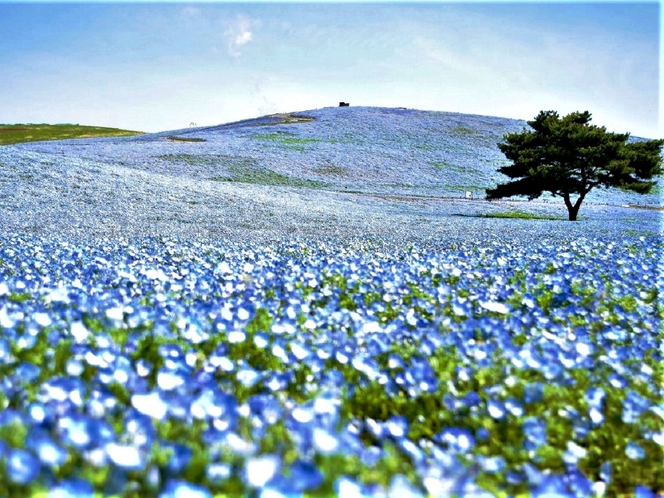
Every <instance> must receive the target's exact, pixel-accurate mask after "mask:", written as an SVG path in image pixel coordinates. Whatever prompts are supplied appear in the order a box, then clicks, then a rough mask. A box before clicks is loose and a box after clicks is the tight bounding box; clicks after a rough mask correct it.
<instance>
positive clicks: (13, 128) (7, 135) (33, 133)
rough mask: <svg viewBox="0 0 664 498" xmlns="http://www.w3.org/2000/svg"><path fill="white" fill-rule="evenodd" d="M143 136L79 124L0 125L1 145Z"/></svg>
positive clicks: (137, 132)
mask: <svg viewBox="0 0 664 498" xmlns="http://www.w3.org/2000/svg"><path fill="white" fill-rule="evenodd" d="M142 134H143V132H140V131H131V130H121V129H118V128H105V127H101V126H82V125H77V124H56V125H50V124H15V125H0V145H11V144H18V143H23V142H41V141H44V140H69V139H74V138H97V137H131V136H135V135H142Z"/></svg>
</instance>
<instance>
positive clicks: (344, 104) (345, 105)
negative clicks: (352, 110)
mask: <svg viewBox="0 0 664 498" xmlns="http://www.w3.org/2000/svg"><path fill="white" fill-rule="evenodd" d="M348 106H350V104H349V103H348V102H339V107H348Z"/></svg>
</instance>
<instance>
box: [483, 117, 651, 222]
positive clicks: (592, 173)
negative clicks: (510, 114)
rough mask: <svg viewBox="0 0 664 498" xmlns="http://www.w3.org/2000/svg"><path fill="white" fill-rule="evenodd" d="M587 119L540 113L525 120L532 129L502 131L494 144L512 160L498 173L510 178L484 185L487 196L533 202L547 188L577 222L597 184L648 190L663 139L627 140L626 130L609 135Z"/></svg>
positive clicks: (603, 128)
mask: <svg viewBox="0 0 664 498" xmlns="http://www.w3.org/2000/svg"><path fill="white" fill-rule="evenodd" d="M590 121H591V114H590V113H589V112H588V111H585V112H573V113H571V114H568V115H567V116H564V117H562V118H561V117H560V116H559V115H558V113H557V112H555V111H541V112H540V113H539V114H538V115H537V116H536V117H535V119H534V120H532V121H528V124H529V125H530V127H531V128H532V130H526V129H524V130H523V131H522V132H520V133H509V134H507V135H505V136H504V137H503V141H502V142H501V143H499V144H498V148H499V149H500V150H501V151H502V152H503V154H505V157H507V159H509V160H510V161H512V164H511V165H508V166H503V167H502V168H500V169H499V170H498V171H499V172H501V173H502V174H504V175H506V176H508V177H509V178H512V179H514V180H513V181H510V182H508V183H503V184H499V185H498V186H497V187H496V188H495V189H487V190H486V198H487V199H501V198H504V197H512V196H515V195H525V196H528V198H529V199H530V200H532V199H537V198H538V197H539V196H541V195H542V193H543V192H550V193H551V194H552V195H554V196H558V197H562V198H563V200H564V202H565V206H566V207H567V211H568V213H569V220H570V221H575V220H576V219H577V215H578V212H579V208H580V207H581V203H582V202H583V200H584V199H585V197H586V195H588V192H590V191H591V190H592V189H593V188H595V187H598V188H609V187H619V188H621V189H625V190H631V191H633V192H638V193H640V194H647V193H649V192H650V191H651V189H652V187H653V186H654V185H655V183H656V179H655V180H654V178H655V177H656V176H657V175H660V174H661V173H662V157H661V147H662V146H663V145H664V140H648V141H642V142H630V143H627V141H628V139H629V136H630V135H629V133H625V134H617V133H609V132H607V131H606V128H605V127H599V126H595V125H591V124H589V123H590Z"/></svg>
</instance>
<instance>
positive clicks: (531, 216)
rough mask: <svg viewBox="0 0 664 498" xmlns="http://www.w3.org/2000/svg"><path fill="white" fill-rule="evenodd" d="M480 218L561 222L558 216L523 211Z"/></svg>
mask: <svg viewBox="0 0 664 498" xmlns="http://www.w3.org/2000/svg"><path fill="white" fill-rule="evenodd" d="M479 216H480V218H512V219H520V220H554V221H558V220H563V219H564V218H561V217H559V216H545V215H541V214H532V213H526V212H525V211H500V212H496V213H484V214H481V215H479Z"/></svg>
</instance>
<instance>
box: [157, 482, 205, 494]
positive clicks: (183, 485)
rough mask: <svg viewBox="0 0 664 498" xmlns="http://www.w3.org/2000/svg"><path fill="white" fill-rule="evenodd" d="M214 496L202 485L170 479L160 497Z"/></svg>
mask: <svg viewBox="0 0 664 498" xmlns="http://www.w3.org/2000/svg"><path fill="white" fill-rule="evenodd" d="M185 497H186V498H212V494H211V493H210V492H209V491H208V490H207V489H205V488H203V487H202V486H196V485H194V484H190V483H188V482H185V481H168V483H167V484H166V488H165V489H164V491H163V492H162V493H160V494H159V498H185Z"/></svg>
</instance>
